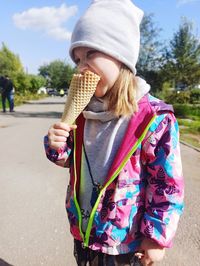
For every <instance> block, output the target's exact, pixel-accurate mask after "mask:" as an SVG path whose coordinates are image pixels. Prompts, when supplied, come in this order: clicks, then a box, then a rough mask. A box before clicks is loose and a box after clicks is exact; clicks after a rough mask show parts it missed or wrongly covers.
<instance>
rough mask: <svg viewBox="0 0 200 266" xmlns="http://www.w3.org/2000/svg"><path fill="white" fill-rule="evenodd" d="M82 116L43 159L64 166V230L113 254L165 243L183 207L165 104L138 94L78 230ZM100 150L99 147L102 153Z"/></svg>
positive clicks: (174, 132)
mask: <svg viewBox="0 0 200 266" xmlns="http://www.w3.org/2000/svg"><path fill="white" fill-rule="evenodd" d="M84 122H85V120H84V118H83V116H82V115H81V116H80V117H79V118H78V119H77V125H78V127H77V130H75V131H74V132H73V133H72V134H71V136H70V138H68V142H67V145H66V147H65V148H64V149H62V150H60V151H55V150H52V149H50V147H49V146H48V137H47V136H46V137H45V149H46V154H47V157H48V159H50V160H51V161H52V162H54V163H56V164H58V165H60V166H65V167H70V182H69V186H68V191H67V198H66V209H67V213H68V218H69V222H70V230H71V233H72V235H73V237H74V238H75V239H78V240H80V241H82V242H83V244H84V245H85V246H86V247H89V248H91V249H93V250H98V251H101V252H103V253H107V254H112V255H117V254H123V253H129V252H133V251H136V250H137V248H138V247H139V245H140V243H141V241H142V239H144V237H147V238H151V239H153V240H155V241H156V242H157V243H159V244H160V245H161V246H162V247H170V246H171V245H172V239H173V237H174V235H175V232H176V229H177V225H178V221H179V217H180V215H181V213H182V210H183V177H182V166H181V157H180V147H179V132H178V125H177V121H176V119H175V117H174V114H173V110H172V108H171V107H170V106H168V105H166V104H164V103H163V102H162V101H160V100H158V99H156V98H154V97H152V96H151V95H149V94H148V95H146V96H144V97H143V98H142V99H141V100H140V102H139V111H138V112H137V113H136V114H135V115H133V116H132V118H131V120H130V123H129V126H128V129H127V132H126V134H125V137H124V140H123V142H122V144H121V147H120V149H119V151H118V153H117V154H116V157H115V159H114V162H113V164H112V167H111V169H110V171H109V173H108V176H107V178H106V180H105V183H104V186H103V188H102V189H101V191H100V193H99V196H98V198H97V201H96V203H95V205H94V207H93V209H92V212H91V214H90V218H89V222H88V226H87V230H86V232H85V233H83V232H82V229H81V228H82V227H81V222H82V221H81V219H82V218H81V210H80V206H79V184H80V163H81V151H82V141H83V129H84ZM102 152H103V151H102Z"/></svg>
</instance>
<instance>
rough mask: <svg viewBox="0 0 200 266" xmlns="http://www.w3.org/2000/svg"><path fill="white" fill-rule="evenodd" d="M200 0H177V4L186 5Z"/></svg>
mask: <svg viewBox="0 0 200 266" xmlns="http://www.w3.org/2000/svg"><path fill="white" fill-rule="evenodd" d="M199 1H200V0H177V6H178V7H179V6H182V5H186V4H189V3H192V2H199Z"/></svg>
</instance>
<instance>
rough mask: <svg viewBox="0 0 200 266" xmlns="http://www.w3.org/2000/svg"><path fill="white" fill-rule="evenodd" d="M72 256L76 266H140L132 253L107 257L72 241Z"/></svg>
mask: <svg viewBox="0 0 200 266" xmlns="http://www.w3.org/2000/svg"><path fill="white" fill-rule="evenodd" d="M74 256H75V259H76V262H77V265H78V266H141V265H142V264H141V262H140V260H139V259H138V258H137V257H135V255H134V253H128V254H121V255H116V256H115V255H108V254H104V253H101V252H97V251H94V250H91V249H89V248H83V247H82V243H81V242H80V241H78V240H74Z"/></svg>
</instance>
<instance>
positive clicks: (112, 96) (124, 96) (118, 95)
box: [105, 66, 138, 117]
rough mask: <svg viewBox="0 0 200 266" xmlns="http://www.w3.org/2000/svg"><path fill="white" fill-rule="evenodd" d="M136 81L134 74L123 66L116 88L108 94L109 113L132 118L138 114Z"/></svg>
mask: <svg viewBox="0 0 200 266" xmlns="http://www.w3.org/2000/svg"><path fill="white" fill-rule="evenodd" d="M136 88H137V84H136V80H135V76H134V75H133V73H132V72H131V71H130V70H129V69H128V68H127V67H126V66H123V67H122V68H121V70H120V73H119V77H118V79H117V80H116V82H115V84H114V86H113V87H112V88H111V89H110V90H109V91H108V92H107V93H106V95H105V97H106V100H107V104H108V111H111V112H113V113H114V114H115V115H116V116H118V117H119V116H131V115H132V114H133V113H135V112H137V110H138V105H137V102H136Z"/></svg>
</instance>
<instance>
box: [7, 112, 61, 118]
mask: <svg viewBox="0 0 200 266" xmlns="http://www.w3.org/2000/svg"><path fill="white" fill-rule="evenodd" d="M61 115H62V113H61V112H15V113H12V116H13V117H17V118H23V117H24V118H27V117H36V118H61Z"/></svg>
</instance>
